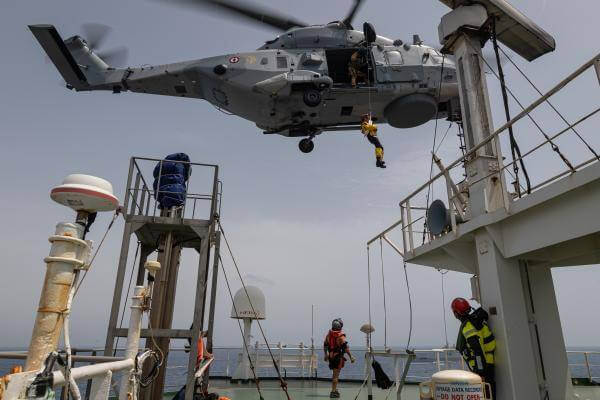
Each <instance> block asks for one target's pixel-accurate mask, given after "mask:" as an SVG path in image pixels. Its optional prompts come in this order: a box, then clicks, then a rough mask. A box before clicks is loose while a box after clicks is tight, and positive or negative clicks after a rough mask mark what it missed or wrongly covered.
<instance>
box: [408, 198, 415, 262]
mask: <svg viewBox="0 0 600 400" xmlns="http://www.w3.org/2000/svg"><path fill="white" fill-rule="evenodd" d="M406 219H407V221H406V222H407V223H408V243H409V244H410V252H411V254H414V252H415V244H414V238H413V224H412V217H411V214H410V200H407V201H406Z"/></svg>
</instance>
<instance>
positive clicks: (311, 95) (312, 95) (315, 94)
mask: <svg viewBox="0 0 600 400" xmlns="http://www.w3.org/2000/svg"><path fill="white" fill-rule="evenodd" d="M303 100H304V104H306V105H307V106H309V107H316V106H318V105H319V104H321V93H320V92H319V91H318V90H317V89H307V90H306V91H305V92H304V96H303Z"/></svg>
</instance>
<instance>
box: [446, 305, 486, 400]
mask: <svg viewBox="0 0 600 400" xmlns="http://www.w3.org/2000/svg"><path fill="white" fill-rule="evenodd" d="M450 307H451V308H452V312H453V313H454V316H455V317H456V318H457V319H458V320H459V321H460V322H461V324H460V329H459V330H458V338H457V339H456V350H458V352H460V353H461V354H462V356H463V358H464V360H465V362H466V363H467V364H468V365H469V369H470V370H471V372H474V373H476V374H477V375H479V376H481V379H482V380H483V381H484V382H486V383H489V385H490V388H491V390H492V393H491V395H492V398H494V399H495V398H496V382H495V380H494V350H496V338H495V337H494V334H493V333H492V331H491V330H490V328H489V326H488V313H487V311H485V310H484V309H483V308H481V307H480V308H478V309H476V310H474V311H473V308H472V307H471V305H470V304H469V302H468V301H467V300H465V299H463V298H462V297H457V298H456V299H454V300H453V301H452V304H451V305H450ZM486 398H489V397H488V396H486Z"/></svg>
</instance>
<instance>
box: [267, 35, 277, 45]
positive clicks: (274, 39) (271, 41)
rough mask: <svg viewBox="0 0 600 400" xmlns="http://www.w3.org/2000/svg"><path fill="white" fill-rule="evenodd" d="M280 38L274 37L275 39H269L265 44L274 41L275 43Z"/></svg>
mask: <svg viewBox="0 0 600 400" xmlns="http://www.w3.org/2000/svg"><path fill="white" fill-rule="evenodd" d="M278 39H279V38H278V37H276V38H275V39H273V40H267V41H266V42H265V44H273V43H275V42H276V41H277V40H278Z"/></svg>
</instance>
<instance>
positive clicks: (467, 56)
mask: <svg viewBox="0 0 600 400" xmlns="http://www.w3.org/2000/svg"><path fill="white" fill-rule="evenodd" d="M453 52H454V56H455V58H456V64H457V71H458V84H459V94H460V102H461V109H462V110H463V120H464V129H465V133H466V134H465V143H466V146H467V151H469V150H471V149H472V148H473V147H475V146H477V145H478V144H479V143H481V142H482V141H484V140H486V139H487V138H488V137H489V136H490V135H491V134H492V131H493V126H492V114H491V107H490V101H489V95H488V88H487V82H486V79H485V71H484V66H483V64H482V62H481V61H480V60H481V59H482V54H481V38H480V36H479V35H478V34H466V33H465V34H463V33H457V34H456V40H455V42H454V46H453ZM501 168H502V154H501V152H500V143H499V141H498V138H495V139H494V140H493V141H492V142H490V143H487V144H486V145H485V146H483V147H482V148H481V149H479V150H477V152H476V154H475V155H474V157H473V158H472V159H471V160H469V161H468V163H467V180H468V181H471V180H472V181H478V180H479V182H478V183H475V184H473V185H470V186H469V199H470V201H469V206H470V212H471V216H472V217H476V216H478V215H481V214H484V213H486V212H492V211H494V210H496V209H498V208H500V207H506V206H507V204H508V193H507V192H506V183H505V182H504V174H503V173H501V172H500V171H501ZM490 171H498V174H497V175H492V176H489V177H487V178H485V179H481V180H480V178H484V177H486V176H488V175H489V173H490Z"/></svg>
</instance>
